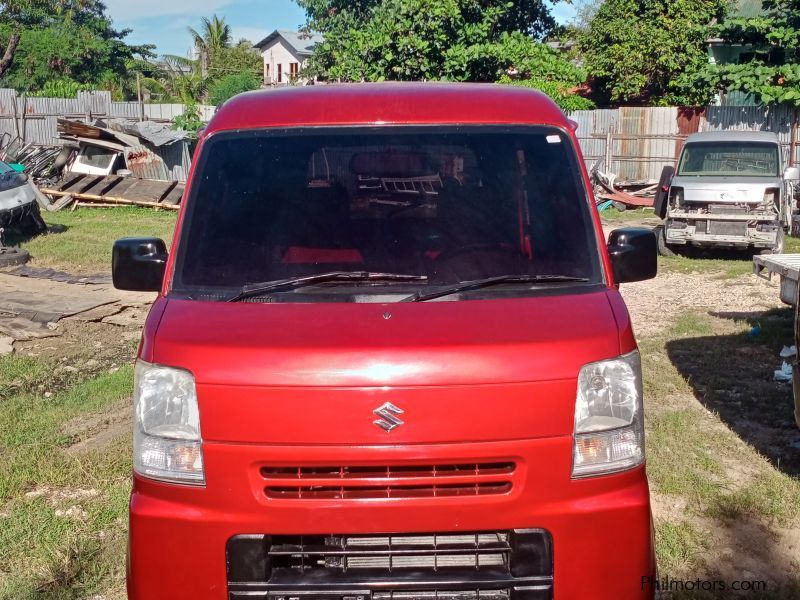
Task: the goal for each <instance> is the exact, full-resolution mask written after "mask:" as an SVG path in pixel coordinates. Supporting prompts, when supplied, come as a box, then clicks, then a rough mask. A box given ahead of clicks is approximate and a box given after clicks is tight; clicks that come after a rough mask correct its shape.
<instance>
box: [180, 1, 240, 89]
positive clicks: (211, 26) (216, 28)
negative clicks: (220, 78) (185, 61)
mask: <svg viewBox="0 0 800 600" xmlns="http://www.w3.org/2000/svg"><path fill="white" fill-rule="evenodd" d="M188 29H189V35H191V36H192V40H193V41H194V47H195V51H196V52H197V57H198V58H199V59H200V64H201V67H202V70H203V75H204V76H205V75H206V74H207V69H208V61H209V57H210V56H211V55H212V54H214V53H215V52H217V51H219V50H222V49H223V48H230V47H231V44H232V43H233V32H232V30H231V26H230V25H228V24H227V23H226V22H225V17H222V18H220V17H218V16H217V15H214V16H213V17H212V18H210V19H209V18H208V17H203V26H202V27H201V28H200V29H201V31H197V30H196V29H195V28H194V27H189V28H188Z"/></svg>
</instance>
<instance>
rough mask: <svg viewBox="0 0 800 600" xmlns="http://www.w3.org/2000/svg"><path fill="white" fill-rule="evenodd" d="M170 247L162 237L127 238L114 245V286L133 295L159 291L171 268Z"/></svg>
mask: <svg viewBox="0 0 800 600" xmlns="http://www.w3.org/2000/svg"><path fill="white" fill-rule="evenodd" d="M167 256H168V255H167V245H166V244H165V243H164V240H161V239H158V238H124V239H121V240H117V241H116V242H115V243H114V251H113V255H112V262H111V275H112V277H113V280H114V287H115V288H117V289H118V290H126V291H129V292H158V291H159V290H161V282H162V281H163V280H164V273H165V271H166V267H167Z"/></svg>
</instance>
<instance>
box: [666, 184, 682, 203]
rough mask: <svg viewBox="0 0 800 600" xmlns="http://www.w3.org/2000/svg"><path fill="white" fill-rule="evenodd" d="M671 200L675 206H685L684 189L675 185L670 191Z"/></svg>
mask: <svg viewBox="0 0 800 600" xmlns="http://www.w3.org/2000/svg"><path fill="white" fill-rule="evenodd" d="M669 200H670V202H671V203H672V205H673V206H680V205H681V204H683V188H682V187H679V186H675V185H673V186H672V187H671V188H670V190H669Z"/></svg>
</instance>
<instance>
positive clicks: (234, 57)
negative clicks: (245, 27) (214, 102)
mask: <svg viewBox="0 0 800 600" xmlns="http://www.w3.org/2000/svg"><path fill="white" fill-rule="evenodd" d="M263 71H264V59H263V58H262V57H261V54H259V52H258V50H256V49H255V48H253V43H252V42H250V41H248V40H239V42H238V43H237V44H236V45H234V46H231V47H229V48H220V49H218V50H216V51H215V52H213V53H212V54H211V56H210V60H209V65H208V73H209V76H210V77H211V78H212V79H219V78H221V77H225V76H226V75H235V74H237V73H243V72H247V73H251V74H252V75H254V76H255V77H263Z"/></svg>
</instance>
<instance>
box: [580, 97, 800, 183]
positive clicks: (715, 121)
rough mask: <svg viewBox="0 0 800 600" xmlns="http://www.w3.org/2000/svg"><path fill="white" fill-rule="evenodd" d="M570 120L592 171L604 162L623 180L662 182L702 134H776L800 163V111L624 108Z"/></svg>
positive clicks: (605, 168) (789, 160)
mask: <svg viewBox="0 0 800 600" xmlns="http://www.w3.org/2000/svg"><path fill="white" fill-rule="evenodd" d="M570 118H571V119H572V120H573V121H575V122H577V123H578V131H577V135H578V140H579V142H580V145H581V150H582V151H583V156H584V159H585V160H586V165H587V167H588V168H591V167H592V165H594V164H595V163H598V162H600V163H601V165H602V166H601V170H603V171H609V172H611V173H616V175H617V179H618V180H628V181H631V180H632V181H644V180H657V179H658V178H659V176H660V175H661V169H662V168H663V167H664V165H669V164H673V163H674V162H675V159H676V158H677V157H678V155H679V154H680V151H681V149H682V148H683V142H684V140H685V139H686V137H687V136H688V135H689V134H691V133H696V132H698V131H726V130H746V131H772V132H775V133H777V134H778V137H779V138H780V140H781V143H782V145H783V150H784V159H785V160H786V162H787V164H795V165H796V164H800V122H799V121H800V111H799V110H797V109H794V108H791V107H786V106H709V107H706V108H679V107H646V108H645V107H622V108H616V109H600V110H581V111H576V112H573V113H572V114H570ZM609 165H610V166H609Z"/></svg>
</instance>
